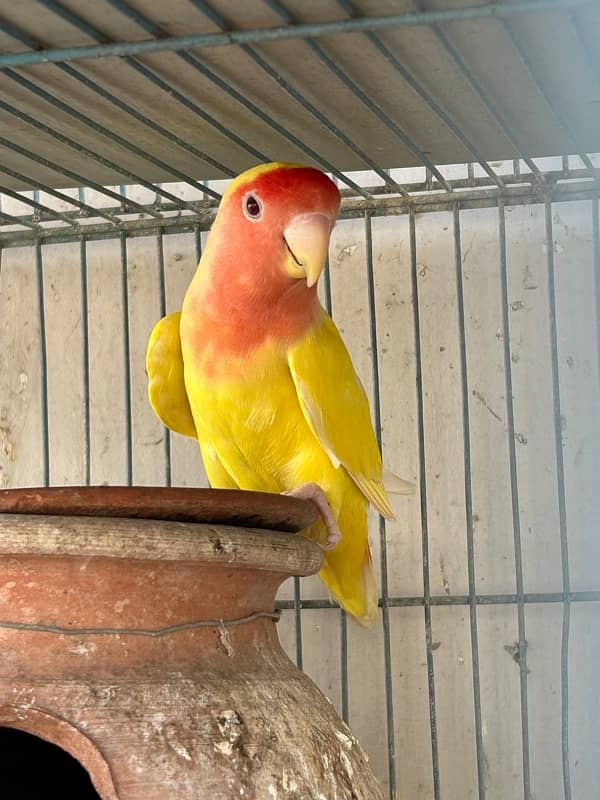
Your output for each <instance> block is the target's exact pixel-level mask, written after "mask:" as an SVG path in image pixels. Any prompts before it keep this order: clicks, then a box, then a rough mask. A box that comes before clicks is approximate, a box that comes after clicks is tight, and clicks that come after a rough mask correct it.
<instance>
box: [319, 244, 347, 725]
mask: <svg viewBox="0 0 600 800" xmlns="http://www.w3.org/2000/svg"><path fill="white" fill-rule="evenodd" d="M323 292H324V295H325V308H326V309H327V313H328V314H329V315H330V316H332V313H333V303H332V299H331V268H330V266H329V258H328V259H327V261H326V262H325V269H324V270H323ZM340 683H341V706H342V708H341V711H342V719H343V720H344V722H349V721H350V708H349V692H348V615H347V614H346V612H345V611H344V609H343V608H340Z"/></svg>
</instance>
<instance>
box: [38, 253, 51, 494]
mask: <svg viewBox="0 0 600 800" xmlns="http://www.w3.org/2000/svg"><path fill="white" fill-rule="evenodd" d="M35 271H36V278H37V295H38V298H37V299H38V322H39V326H40V395H41V403H40V405H41V433H42V485H43V486H49V485H50V442H49V435H48V355H47V351H46V305H45V300H44V260H43V256H42V246H41V244H40V243H39V242H36V245H35Z"/></svg>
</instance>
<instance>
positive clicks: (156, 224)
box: [0, 180, 600, 247]
mask: <svg viewBox="0 0 600 800" xmlns="http://www.w3.org/2000/svg"><path fill="white" fill-rule="evenodd" d="M546 196H549V197H550V198H551V200H552V201H553V202H568V201H575V200H593V199H594V198H598V197H600V181H591V180H586V181H577V182H571V183H565V184H557V185H555V186H550V187H547V188H546V189H545V190H544V191H543V192H542V191H540V189H539V188H537V187H536V188H533V187H531V186H529V185H524V186H514V187H509V188H507V189H504V190H503V191H500V190H498V189H480V190H471V191H461V192H439V193H432V194H423V195H416V196H412V197H409V198H404V197H390V196H385V197H375V198H373V200H372V201H369V202H367V201H364V200H361V199H358V198H356V197H351V198H344V200H343V201H342V208H341V213H340V217H341V219H357V218H362V217H364V215H365V214H366V213H369V214H370V215H371V216H402V215H403V214H408V213H409V212H410V211H411V210H412V211H414V212H415V213H419V214H425V213H432V212H435V211H446V210H452V209H453V208H454V206H455V205H458V207H459V208H460V209H461V210H467V209H474V208H495V207H497V206H498V202H499V200H502V201H503V202H504V205H505V206H512V205H532V204H536V203H539V204H541V203H543V202H544V201H545V198H546ZM199 205H200V204H199ZM142 210H144V207H142ZM164 210H167V209H164ZM215 215H216V208H215V207H214V206H207V207H205V208H199V209H198V210H197V211H196V213H195V214H188V215H181V214H180V215H177V216H171V217H167V216H163V217H162V218H161V219H159V220H156V219H131V220H121V227H120V230H121V231H122V232H123V233H125V234H126V235H127V236H131V237H135V236H150V235H156V234H157V233H158V232H159V231H162V232H163V233H165V234H166V233H186V232H189V231H195V230H208V229H209V228H210V226H211V225H212V222H213V220H214V218H215ZM68 230H69V229H68V228H66V227H65V228H58V227H54V228H39V229H37V230H36V235H35V236H33V237H32V235H31V234H29V233H28V232H27V231H7V232H5V233H2V232H1V228H0V247H23V246H26V245H31V244H32V243H34V242H36V241H38V240H39V241H41V242H44V243H47V244H50V243H56V244H58V243H65V242H72V241H74V240H79V239H80V238H81V236H84V237H85V238H86V239H87V240H89V241H98V240H101V239H111V238H114V237H115V236H116V235H118V232H117V230H116V229H115V227H114V225H106V224H103V223H97V224H96V223H91V224H89V225H82V226H81V230H80V233H79V235H75V234H73V233H69V232H68Z"/></svg>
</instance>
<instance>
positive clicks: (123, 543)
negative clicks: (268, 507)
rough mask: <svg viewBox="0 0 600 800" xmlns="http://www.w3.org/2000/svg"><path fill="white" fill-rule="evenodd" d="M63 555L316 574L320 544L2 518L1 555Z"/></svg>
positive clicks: (154, 525) (183, 529)
mask: <svg viewBox="0 0 600 800" xmlns="http://www.w3.org/2000/svg"><path fill="white" fill-rule="evenodd" d="M11 555H12V556H58V557H65V556H67V557H80V558H81V557H83V558H95V557H96V558H98V557H100V558H109V559H134V560H142V561H185V562H188V563H189V562H193V563H198V564H203V565H206V566H216V567H226V568H228V569H231V568H234V567H235V568H242V569H257V570H264V571H268V572H277V573H281V574H285V575H297V576H305V575H313V574H314V573H316V572H317V571H318V570H319V569H320V567H321V564H322V560H323V553H322V550H321V549H320V548H319V546H318V545H317V544H315V543H314V542H312V541H309V540H308V539H306V538H305V537H303V536H298V535H290V534H289V533H281V532H277V531H265V530H264V529H257V528H240V527H234V526H232V525H208V524H202V523H189V522H173V521H170V520H151V519H149V520H145V519H143V520H142V519H122V518H116V517H114V518H110V519H107V518H102V517H86V516H58V515H52V516H45V515H41V514H0V557H2V556H11Z"/></svg>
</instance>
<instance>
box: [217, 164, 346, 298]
mask: <svg viewBox="0 0 600 800" xmlns="http://www.w3.org/2000/svg"><path fill="white" fill-rule="evenodd" d="M339 208H340V193H339V191H338V189H337V187H336V185H335V184H334V183H333V181H331V180H330V179H329V178H328V177H327V176H326V175H325V174H324V173H323V172H321V171H320V170H317V169H314V168H313V167H305V166H302V165H299V164H285V163H269V164H261V165H259V166H257V167H253V168H252V169H249V170H246V172H243V173H242V174H241V175H239V176H238V177H237V178H236V179H235V180H234V181H232V183H231V184H230V185H229V186H228V188H227V190H226V192H225V193H224V195H223V198H222V200H221V204H220V206H219V210H218V213H217V218H216V220H215V224H214V226H213V230H212V231H211V234H210V237H209V242H208V246H209V247H210V249H211V250H213V253H212V254H211V255H212V258H213V260H214V261H215V266H216V269H217V270H219V269H220V268H224V269H226V270H227V272H229V273H230V274H229V278H230V280H232V281H233V282H234V283H238V282H239V281H241V282H242V283H243V284H244V283H247V282H250V281H252V282H253V283H254V286H255V289H256V287H257V286H258V285H263V286H266V285H269V286H271V288H275V287H278V288H280V289H282V290H283V289H285V288H286V286H289V285H290V283H292V284H296V283H299V284H300V283H301V285H303V286H304V287H305V288H311V287H314V286H315V285H316V283H317V281H318V279H319V276H320V274H321V272H322V270H323V267H324V266H325V262H326V259H327V252H328V249H329V239H330V236H331V231H332V229H333V226H334V224H335V220H336V217H337V215H338V212H339ZM232 270H234V271H235V273H236V274H235V275H234V274H231V272H232ZM236 279H237V280H236Z"/></svg>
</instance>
